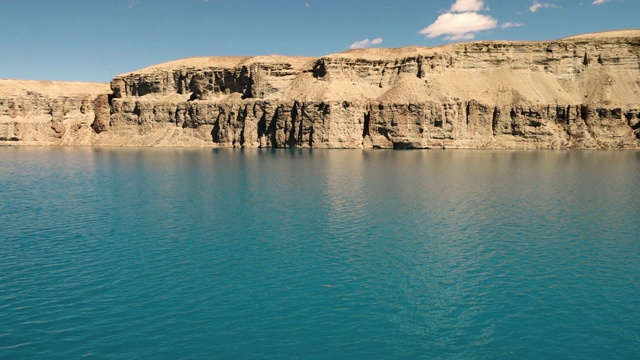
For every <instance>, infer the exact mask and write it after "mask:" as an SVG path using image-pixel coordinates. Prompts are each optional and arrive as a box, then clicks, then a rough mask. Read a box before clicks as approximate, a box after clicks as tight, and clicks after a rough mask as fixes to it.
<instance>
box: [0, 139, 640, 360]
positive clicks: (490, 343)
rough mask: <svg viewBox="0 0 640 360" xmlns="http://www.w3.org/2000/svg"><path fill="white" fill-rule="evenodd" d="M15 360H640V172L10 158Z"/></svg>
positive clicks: (5, 322) (623, 168) (526, 164)
mask: <svg viewBox="0 0 640 360" xmlns="http://www.w3.org/2000/svg"><path fill="white" fill-rule="evenodd" d="M0 199H1V205H0V206H1V207H0V358H1V359H23V358H49V359H54V358H60V359H69V358H78V357H81V356H90V357H94V358H107V359H130V358H168V359H178V358H229V359H241V358H283V359H295V358H301V359H302V358H304V359H307V358H311V359H314V358H316V359H326V358H344V359H377V358H400V359H416V358H425V359H432V358H465V359H486V358H518V359H520V358H533V359H538V358H563V359H585V358H607V359H616V358H617V359H633V358H640V152H636V151H625V152H608V151H602V152H591V151H571V152H565V151H557V152H555V151H554V152H552V151H539V152H511V151H501V152H497V151H448V150H447V151H440V150H437V151H357V150H329V151H318V150H313V151H307V150H304V151H302V150H295V151H288V150H264V151H260V150H251V151H249V150H245V151H242V150H181V149H77V148H75V149H67V148H14V147H8V148H0Z"/></svg>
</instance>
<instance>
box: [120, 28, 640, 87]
mask: <svg viewBox="0 0 640 360" xmlns="http://www.w3.org/2000/svg"><path fill="white" fill-rule="evenodd" d="M635 37H639V38H640V29H628V30H615V31H604V32H597V33H589V34H582V35H576V36H570V37H567V38H563V39H558V40H546V41H505V40H486V41H474V42H462V43H451V44H443V45H441V46H436V47H424V46H406V47H400V48H367V49H353V50H346V51H342V52H339V53H334V54H329V55H325V56H322V57H321V58H325V59H364V60H381V61H385V60H394V59H399V58H406V57H412V56H418V55H429V54H434V53H438V52H447V51H448V50H455V49H458V48H460V47H461V46H462V47H464V46H465V45H466V44H474V43H475V44H512V43H539V42H555V41H575V40H588V39H605V38H635ZM317 59H318V58H316V57H302V56H285V55H264V56H254V57H250V56H200V57H191V58H186V59H179V60H174V61H169V62H166V63H161V64H157V65H153V66H149V67H146V68H143V69H140V70H136V71H132V72H129V73H125V74H121V75H119V76H126V75H131V74H141V75H142V74H152V73H155V72H162V71H172V70H175V69H181V68H193V69H206V68H224V69H234V68H238V67H242V66H250V65H252V64H255V63H261V64H270V63H273V64H283V63H287V64H290V65H291V66H292V68H294V69H301V68H303V67H308V66H309V65H310V64H311V63H312V62H314V61H316V60H317Z"/></svg>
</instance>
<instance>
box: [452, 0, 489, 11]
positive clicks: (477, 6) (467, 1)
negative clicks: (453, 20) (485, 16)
mask: <svg viewBox="0 0 640 360" xmlns="http://www.w3.org/2000/svg"><path fill="white" fill-rule="evenodd" d="M483 7H484V1H483V0H457V1H456V2H455V3H454V4H453V5H451V12H468V11H480V10H482V8H483Z"/></svg>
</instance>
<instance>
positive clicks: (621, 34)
mask: <svg viewBox="0 0 640 360" xmlns="http://www.w3.org/2000/svg"><path fill="white" fill-rule="evenodd" d="M635 37H640V29H628V30H615V31H603V32H597V33H589V34H582V35H575V36H570V37H568V38H564V39H562V40H582V39H605V38H635Z"/></svg>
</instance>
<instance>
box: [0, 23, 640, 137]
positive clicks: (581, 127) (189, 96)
mask: <svg viewBox="0 0 640 360" xmlns="http://www.w3.org/2000/svg"><path fill="white" fill-rule="evenodd" d="M110 87H111V91H104V93H103V94H102V95H100V94H98V95H100V96H94V95H95V94H91V96H85V97H77V96H71V97H67V98H66V100H64V99H65V98H64V97H60V96H58V97H56V96H51V97H45V98H38V97H35V98H22V100H20V101H22V103H20V104H21V105H16V98H15V97H13V98H12V97H9V98H4V99H0V119H1V120H0V138H2V137H4V138H6V139H9V138H11V139H14V140H15V139H17V140H15V141H17V142H20V141H25V140H26V139H25V138H24V136H23V135H21V134H23V133H24V132H20V131H16V130H11V129H10V128H11V126H9V125H7V124H9V123H11V119H19V121H18V120H16V121H14V123H15V124H21V123H25V121H26V120H24V119H27V118H29V116H30V115H25V110H24V109H26V108H32V109H42V111H40V110H34V111H35V113H37V114H38V116H41V117H42V118H41V123H42V124H45V125H38V126H40V127H43V128H45V127H46V128H47V129H46V132H47V134H48V135H47V137H46V141H47V142H49V143H56V142H64V143H67V144H91V145H130V146H206V147H245V148H257V147H262V148H396V149H411V148H472V149H482V148H510V149H529V148H532V149H565V148H594V149H609V148H639V147H640V140H639V138H640V31H618V32H609V33H599V34H587V35H581V36H576V37H571V38H566V39H561V40H556V41H547V42H504V41H483V42H472V43H459V44H451V45H446V46H442V47H437V48H420V47H411V48H399V49H358V50H350V51H346V52H343V53H338V54H333V55H327V56H323V57H320V58H300V57H285V56H262V57H253V58H248V57H202V58H191V59H183V60H177V61H173V62H169V63H165V64H160V65H156V66H152V67H149V68H146V69H142V70H139V71H135V72H132V73H129V74H124V75H120V76H117V77H115V78H114V79H113V80H112V81H111V85H110ZM43 102H45V103H46V104H44V103H43ZM60 104H64V105H63V107H62V108H61V107H60V106H61V105H60ZM82 109H84V110H82ZM21 111H22V112H21ZM38 111H40V112H38ZM83 111H84V112H83ZM74 112H77V113H80V114H85V115H86V116H85V117H84V118H82V119H81V117H80V116H79V115H78V116H76V119H81V120H78V121H75V122H72V121H70V120H69V119H68V117H69V116H70V115H69V114H71V113H74ZM18 114H22V115H18ZM20 116H22V117H20ZM65 116H66V117H67V118H65ZM47 117H48V118H47ZM45 118H46V119H45ZM61 119H63V120H62V121H61ZM64 119H67V120H64ZM89 119H90V120H89ZM45 120H47V121H49V122H48V123H47V122H46V121H45ZM39 124H40V123H39ZM78 124H80V125H81V127H82V129H89V130H91V131H86V132H82V133H80V135H76V137H75V138H74V136H73V134H74V131H73V127H74V126H75V127H78V126H80V125H78ZM3 126H4V128H3ZM29 126H31V125H29ZM18 127H19V126H18ZM38 129H39V130H38ZM12 131H13V133H12ZM29 131H31V132H32V133H34V134H35V133H38V131H43V132H44V131H45V130H43V129H40V128H37V129H36V128H33V126H31V130H29ZM75 133H78V131H75ZM60 134H63V135H60ZM65 134H66V135H65ZM33 138H34V139H36V138H37V136H33ZM42 138H43V139H44V136H43V137H42ZM43 141H44V140H43Z"/></svg>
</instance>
